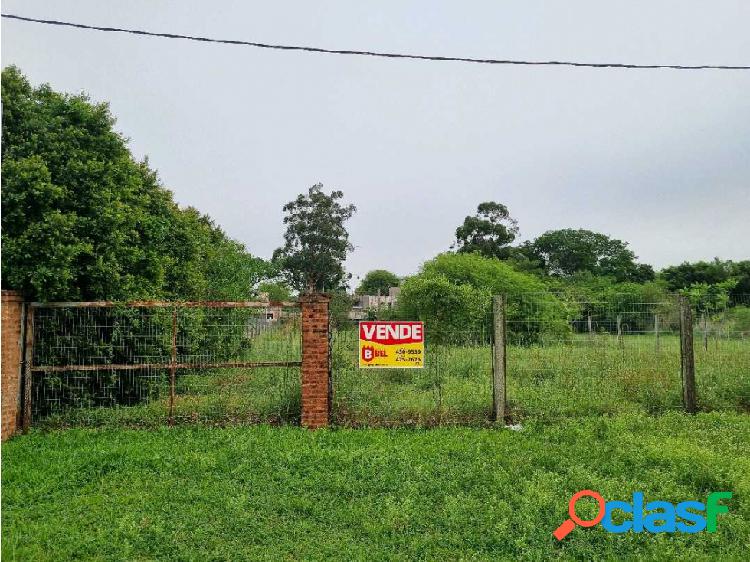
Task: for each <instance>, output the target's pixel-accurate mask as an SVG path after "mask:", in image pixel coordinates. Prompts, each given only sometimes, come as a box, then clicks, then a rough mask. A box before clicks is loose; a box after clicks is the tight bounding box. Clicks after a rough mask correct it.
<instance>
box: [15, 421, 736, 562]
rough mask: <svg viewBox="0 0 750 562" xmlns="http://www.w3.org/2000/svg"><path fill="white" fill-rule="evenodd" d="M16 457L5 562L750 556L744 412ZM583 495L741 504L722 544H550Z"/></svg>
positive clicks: (281, 435) (107, 442) (592, 533)
mask: <svg viewBox="0 0 750 562" xmlns="http://www.w3.org/2000/svg"><path fill="white" fill-rule="evenodd" d="M2 453H3V472H2V484H3V488H2V492H3V497H2V508H3V512H2V515H3V531H2V554H3V559H4V560H55V561H57V560H67V559H73V558H77V559H102V560H103V559H114V560H125V559H127V560H151V559H173V560H241V559H267V560H279V559H281V560H283V559H288V560H294V559H319V560H322V559H341V560H350V559H356V560H365V559H366V560H393V559H430V560H449V559H450V560H454V559H465V560H474V559H477V560H500V559H535V560H542V559H550V558H553V559H554V558H561V559H586V560H588V559H625V558H632V557H635V556H643V557H645V558H648V559H667V558H674V559H713V560H731V559H737V560H740V559H746V557H747V553H748V552H750V417H749V416H747V415H742V414H736V413H718V412H715V413H706V414H699V415H697V416H695V417H688V416H686V415H682V414H671V413H670V414H666V415H664V416H658V417H651V416H647V415H644V414H622V415H618V416H615V417H600V418H586V419H584V418H579V419H575V420H568V421H566V422H560V423H554V424H552V423H546V424H545V423H542V422H532V421H529V422H527V424H526V425H525V427H524V429H523V430H522V431H520V432H517V431H510V430H493V429H469V428H463V429H459V428H443V429H433V430H408V429H401V430H382V429H364V430H349V429H339V430H331V431H327V430H326V431H317V432H309V431H305V430H302V429H298V428H293V427H280V428H272V427H268V426H254V427H233V428H211V427H206V426H200V425H195V426H187V427H176V428H172V429H169V428H161V429H157V430H153V431H144V430H123V429H99V430H96V429H74V430H68V431H59V432H47V433H43V432H32V433H31V434H29V435H26V436H21V437H17V438H14V439H13V440H11V441H10V442H8V443H6V444H4V445H3V450H2ZM584 488H591V489H594V490H598V491H599V492H601V493H602V495H603V496H604V497H605V499H623V500H627V499H629V498H630V496H631V494H632V492H634V491H643V492H644V493H645V496H646V500H647V501H649V500H656V499H659V500H667V501H672V502H675V503H676V502H679V501H683V500H688V499H696V500H699V501H705V498H706V495H707V494H708V493H709V492H711V491H732V492H733V494H734V497H733V498H732V499H731V500H730V501H729V508H730V511H729V514H727V515H722V516H720V520H719V525H718V532H717V533H713V534H710V533H705V532H703V533H699V534H693V535H679V534H678V535H666V534H660V535H651V534H646V533H643V534H633V533H629V534H625V535H612V534H608V533H606V532H605V531H604V530H603V529H601V528H600V527H595V528H593V529H576V530H574V531H573V533H572V534H571V535H569V536H568V538H566V539H565V540H564V541H563V542H562V543H558V542H557V541H556V540H555V539H554V538H553V537H552V535H551V533H552V531H553V530H554V529H555V528H556V527H557V526H558V525H559V524H560V523H561V522H562V521H563V519H565V518H566V517H567V501H568V499H569V498H570V496H571V495H572V494H573V493H574V492H576V491H578V490H581V489H584ZM581 511H584V512H585V509H583V510H581ZM581 515H582V516H585V513H581Z"/></svg>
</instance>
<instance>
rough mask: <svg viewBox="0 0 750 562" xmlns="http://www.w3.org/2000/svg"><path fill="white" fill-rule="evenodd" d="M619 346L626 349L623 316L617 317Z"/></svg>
mask: <svg viewBox="0 0 750 562" xmlns="http://www.w3.org/2000/svg"><path fill="white" fill-rule="evenodd" d="M617 345H618V346H620V347H624V346H625V343H624V342H623V341H622V315H621V314H618V315H617Z"/></svg>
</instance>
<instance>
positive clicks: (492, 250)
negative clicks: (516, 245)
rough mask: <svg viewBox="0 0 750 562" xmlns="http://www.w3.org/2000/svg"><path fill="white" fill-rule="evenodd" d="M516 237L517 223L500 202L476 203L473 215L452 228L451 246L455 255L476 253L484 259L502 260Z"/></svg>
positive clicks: (506, 255) (508, 252) (507, 254)
mask: <svg viewBox="0 0 750 562" xmlns="http://www.w3.org/2000/svg"><path fill="white" fill-rule="evenodd" d="M517 235H518V223H517V222H516V221H515V219H513V218H512V217H511V216H510V213H509V212H508V208H507V207H506V206H505V205H503V204H502V203H496V202H494V201H486V202H484V203H480V204H479V206H478V207H477V212H476V214H475V215H473V216H469V217H466V218H465V219H464V222H463V224H462V225H461V226H459V227H458V228H457V229H456V243H455V247H456V248H457V250H458V252H459V253H479V254H481V255H483V256H485V257H487V258H500V259H504V258H507V257H508V256H509V255H510V249H509V246H510V244H511V243H513V241H514V240H515V239H516V236H517Z"/></svg>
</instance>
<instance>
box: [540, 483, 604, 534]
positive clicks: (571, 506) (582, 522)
mask: <svg viewBox="0 0 750 562" xmlns="http://www.w3.org/2000/svg"><path fill="white" fill-rule="evenodd" d="M584 496H588V497H590V498H594V499H595V500H596V501H597V503H598V504H599V513H597V514H596V517H594V518H593V519H591V520H586V519H581V518H579V517H578V515H577V514H576V502H577V501H578V500H580V499H581V498H582V497H584ZM605 509H606V508H605V505H604V498H603V497H602V496H601V495H600V494H599V493H598V492H594V491H592V490H581V491H580V492H576V493H575V494H573V497H572V498H570V501H569V502H568V515H570V519H566V520H565V521H563V523H562V525H560V526H559V527H558V528H557V529H555V532H554V533H552V534H553V535H555V538H556V539H557V540H559V541H561V540H563V539H564V538H565V537H566V536H567V535H568V533H570V532H571V531H572V530H573V529H575V528H576V525H579V526H581V527H593V526H594V525H597V524H598V523H600V522H601V520H602V519H604V511H605Z"/></svg>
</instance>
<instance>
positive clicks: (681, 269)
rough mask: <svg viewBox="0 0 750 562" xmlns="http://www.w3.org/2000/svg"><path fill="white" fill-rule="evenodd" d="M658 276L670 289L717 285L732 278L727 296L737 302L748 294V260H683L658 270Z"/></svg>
mask: <svg viewBox="0 0 750 562" xmlns="http://www.w3.org/2000/svg"><path fill="white" fill-rule="evenodd" d="M659 278H660V279H663V280H664V281H665V282H666V284H667V287H668V288H669V289H670V290H671V291H680V290H683V289H690V288H691V287H694V286H696V285H709V286H710V285H719V284H722V283H725V282H728V281H730V280H733V281H734V283H733V284H731V283H730V285H731V287H730V289H729V297H730V299H732V300H733V301H737V302H739V301H742V300H746V299H747V295H750V260H744V261H737V262H733V261H729V260H728V261H722V260H720V259H719V258H715V259H714V260H713V261H710V262H707V261H697V262H693V263H690V262H683V263H681V264H680V265H674V266H671V267H666V268H664V269H663V270H661V271H660V272H659ZM727 286H729V285H727ZM719 292H720V290H719Z"/></svg>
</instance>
